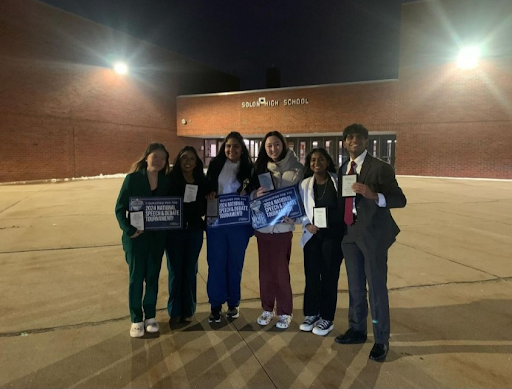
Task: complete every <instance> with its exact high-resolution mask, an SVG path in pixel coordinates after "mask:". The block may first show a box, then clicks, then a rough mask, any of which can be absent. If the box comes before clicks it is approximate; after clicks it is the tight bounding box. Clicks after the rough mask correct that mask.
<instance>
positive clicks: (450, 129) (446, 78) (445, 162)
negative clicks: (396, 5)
mask: <svg viewBox="0 0 512 389" xmlns="http://www.w3.org/2000/svg"><path fill="white" fill-rule="evenodd" d="M510 15H512V1H510V0H492V1H484V0H426V1H417V2H413V3H407V4H404V5H403V6H402V25H401V41H400V64H399V77H398V79H397V80H383V81H379V82H361V83H349V84H333V85H320V86H308V87H297V88H282V89H266V90H258V91H249V92H231V93H219V94H203V95H194V96H180V97H178V101H177V117H176V125H177V132H178V135H179V136H188V137H199V138H209V139H206V140H205V150H206V155H205V158H206V162H208V159H209V158H210V157H212V156H213V155H215V153H216V151H217V150H218V147H219V143H220V138H221V137H222V136H225V135H226V134H227V133H228V132H229V131H239V132H241V133H242V134H243V135H244V136H246V137H247V138H248V140H249V147H250V149H251V151H252V153H253V154H256V152H257V150H258V148H259V146H260V142H259V139H261V137H262V136H263V135H264V134H265V133H266V132H268V131H270V130H278V131H281V132H282V133H283V134H286V135H287V136H288V142H289V146H290V147H293V148H294V149H295V150H296V151H297V154H299V156H301V157H302V158H303V157H304V156H305V153H306V152H307V151H308V150H310V149H311V147H315V146H325V147H326V148H328V149H329V151H330V153H331V155H332V156H333V157H334V159H335V161H336V162H338V163H340V162H341V161H342V160H343V157H344V156H343V154H342V150H343V149H342V147H341V146H342V145H341V138H340V137H339V135H340V132H341V131H342V130H343V128H344V127H345V126H347V125H349V124H351V123H353V122H360V123H364V124H365V125H366V126H367V127H368V129H369V130H370V147H369V148H370V151H371V152H372V153H374V154H375V155H377V156H380V157H381V158H383V159H387V160H388V161H390V162H391V163H393V164H394V165H395V168H396V171H397V173H398V174H407V175H425V176H446V177H488V178H508V179H510V178H512V40H511V39H510V37H512V19H511V18H510ZM466 44H478V45H480V47H481V54H482V55H481V58H480V61H479V66H478V67H476V68H473V69H460V68H458V67H457V65H456V58H457V55H458V53H459V50H460V49H461V48H462V47H463V46H464V45H466Z"/></svg>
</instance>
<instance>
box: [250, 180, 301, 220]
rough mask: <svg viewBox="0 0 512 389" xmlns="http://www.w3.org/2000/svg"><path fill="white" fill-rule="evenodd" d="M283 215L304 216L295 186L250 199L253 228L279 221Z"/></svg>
mask: <svg viewBox="0 0 512 389" xmlns="http://www.w3.org/2000/svg"><path fill="white" fill-rule="evenodd" d="M285 216H288V217H289V218H291V219H297V218H299V217H302V216H304V205H303V204H302V199H301V197H300V194H299V191H298V189H297V186H289V187H287V188H284V189H278V190H275V191H272V192H271V193H269V194H266V195H263V196H261V197H258V198H256V199H254V200H252V201H251V219H252V226H253V227H254V229H260V228H264V227H268V226H273V225H275V224H278V223H281V222H282V221H283V218H284V217H285Z"/></svg>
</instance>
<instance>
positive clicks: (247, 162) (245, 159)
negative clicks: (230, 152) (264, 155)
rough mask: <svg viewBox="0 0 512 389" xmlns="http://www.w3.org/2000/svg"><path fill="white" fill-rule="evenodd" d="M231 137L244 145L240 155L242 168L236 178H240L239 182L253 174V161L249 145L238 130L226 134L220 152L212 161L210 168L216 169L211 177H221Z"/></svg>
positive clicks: (214, 178) (215, 178)
mask: <svg viewBox="0 0 512 389" xmlns="http://www.w3.org/2000/svg"><path fill="white" fill-rule="evenodd" d="M230 139H234V140H236V141H237V142H238V143H240V146H241V147H242V154H241V155H240V168H239V169H238V172H237V173H236V179H237V180H238V182H240V183H243V182H244V180H245V179H246V178H248V177H250V175H251V171H252V162H251V157H250V155H249V150H247V146H246V145H245V142H244V137H243V136H242V135H241V134H240V133H239V132H236V131H232V132H230V133H229V134H228V135H227V136H226V138H225V139H224V141H223V142H222V145H221V146H220V150H219V153H218V154H217V156H216V157H215V158H213V159H212V161H211V162H210V168H211V169H212V170H214V172H212V173H213V174H211V178H212V179H213V180H217V179H218V178H219V174H220V172H221V171H222V167H223V166H224V163H225V162H226V159H227V158H228V157H227V156H226V143H227V141H228V140H230ZM209 173H210V169H209Z"/></svg>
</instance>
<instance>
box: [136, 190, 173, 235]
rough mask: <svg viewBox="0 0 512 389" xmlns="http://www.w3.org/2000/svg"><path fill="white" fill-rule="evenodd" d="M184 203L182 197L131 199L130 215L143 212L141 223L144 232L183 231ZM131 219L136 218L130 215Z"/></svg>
mask: <svg viewBox="0 0 512 389" xmlns="http://www.w3.org/2000/svg"><path fill="white" fill-rule="evenodd" d="M182 201H183V199H182V198H181V197H130V199H129V211H130V214H136V213H140V212H142V216H143V218H141V220H140V222H142V223H143V229H144V230H175V229H181V228H182V225H183V213H182V209H183V207H182ZM130 219H134V218H132V217H131V215H130ZM132 225H133V223H132ZM137 228H139V227H137ZM139 229H140V228H139Z"/></svg>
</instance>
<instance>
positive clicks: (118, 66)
mask: <svg viewBox="0 0 512 389" xmlns="http://www.w3.org/2000/svg"><path fill="white" fill-rule="evenodd" d="M114 70H115V71H116V72H117V73H119V74H126V73H128V66H127V65H126V64H125V63H124V62H116V63H115V64H114Z"/></svg>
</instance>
